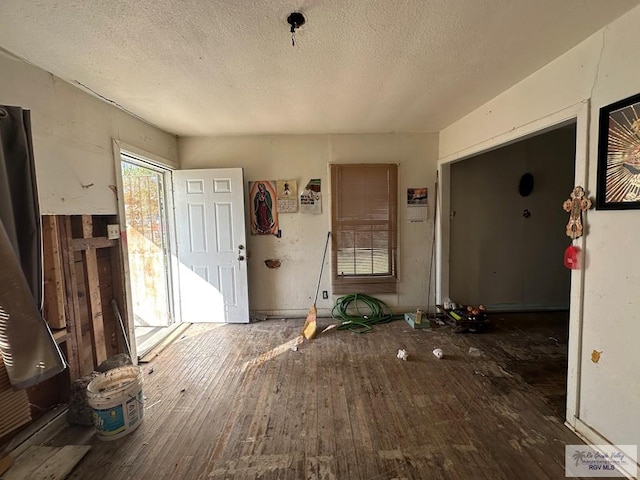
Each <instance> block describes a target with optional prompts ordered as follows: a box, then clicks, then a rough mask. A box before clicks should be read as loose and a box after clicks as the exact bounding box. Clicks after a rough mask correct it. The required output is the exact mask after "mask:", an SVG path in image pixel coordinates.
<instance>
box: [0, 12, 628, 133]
mask: <svg viewBox="0 0 640 480" xmlns="http://www.w3.org/2000/svg"><path fill="white" fill-rule="evenodd" d="M638 3H640V0H616V1H614V2H612V1H604V0H393V1H391V0H368V1H367V0H351V1H347V0H314V1H311V0H289V1H284V0H217V1H214V0H130V1H126V0H121V1H116V0H75V1H74V0H40V1H35V0H2V1H0V47H1V48H3V49H5V50H7V51H9V52H11V53H13V54H15V55H17V56H19V57H21V58H24V59H26V60H28V61H30V62H31V63H33V64H35V65H37V66H39V67H41V68H43V69H45V70H48V71H50V72H52V73H54V74H55V75H57V76H59V77H61V78H63V79H65V80H68V81H70V82H72V83H77V84H81V85H83V86H85V87H86V88H88V89H90V90H92V91H93V92H95V93H96V94H98V95H100V96H103V97H105V98H107V99H109V100H111V101H113V102H115V103H117V104H118V105H120V106H121V107H122V108H124V109H126V110H127V111H129V112H131V113H133V114H135V115H137V116H139V117H141V118H143V119H145V120H147V121H148V122H150V123H152V124H154V125H157V126H159V127H160V128H162V129H164V130H166V131H168V132H172V133H175V134H178V135H222V134H260V133H328V132H332V133H338V132H343V133H352V132H400V131H402V132H424V131H439V130H440V129H442V128H443V127H445V126H447V125H448V124H450V123H451V122H453V121H455V120H457V119H458V118H460V117H461V116H463V115H465V114H466V113H468V112H470V111H471V110H473V109H474V108H476V107H478V106H479V105H481V104H483V103H484V102H486V101H487V100H489V99H491V98H492V97H494V96H495V95H497V94H498V93H500V92H502V91H503V90H505V89H506V88H508V87H510V86H511V85H513V84H515V83H516V82H518V81H520V80H522V79H523V78H525V77H526V76H528V75H529V74H531V73H533V72H534V71H535V70H537V69H538V68H540V67H541V66H543V65H545V64H546V63H548V62H549V61H551V60H553V59H554V58H556V57H557V56H559V55H561V54H562V53H564V52H565V51H567V50H568V49H570V48H571V47H573V46H574V45H576V44H578V43H579V42H580V41H582V40H583V39H584V38H586V37H587V36H589V35H590V34H591V33H593V32H595V31H596V30H598V29H599V28H601V27H602V26H603V25H605V24H607V23H609V22H610V21H611V20H613V19H615V18H617V17H619V16H620V15H622V14H623V13H625V12H626V11H628V10H629V9H631V8H633V7H634V6H635V5H637V4H638ZM296 10H299V11H301V12H303V13H304V14H305V16H306V17H307V24H306V25H304V26H303V27H302V28H300V29H299V30H298V33H297V44H296V46H295V47H292V45H291V38H290V33H289V30H288V27H289V26H288V25H287V23H286V17H287V16H288V14H289V13H290V12H292V11H296ZM0 75H1V72H0Z"/></svg>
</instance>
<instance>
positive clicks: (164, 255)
mask: <svg viewBox="0 0 640 480" xmlns="http://www.w3.org/2000/svg"><path fill="white" fill-rule="evenodd" d="M122 184H123V190H124V191H123V195H124V205H125V217H126V232H127V249H128V257H129V275H130V281H131V297H132V298H131V300H132V304H133V315H134V320H135V326H136V327H167V326H169V325H170V324H171V322H172V315H171V301H170V281H169V280H170V275H169V274H170V272H169V257H168V243H167V220H166V219H167V217H166V213H167V212H166V202H165V184H164V173H163V172H159V171H156V170H153V169H151V168H147V167H143V166H140V165H138V164H135V163H131V162H128V161H125V160H123V161H122ZM136 336H137V335H136Z"/></svg>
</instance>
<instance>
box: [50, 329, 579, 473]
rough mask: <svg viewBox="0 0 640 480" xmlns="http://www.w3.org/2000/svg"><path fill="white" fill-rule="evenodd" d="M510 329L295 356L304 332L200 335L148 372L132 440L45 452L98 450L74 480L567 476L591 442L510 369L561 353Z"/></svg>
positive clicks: (388, 338) (82, 434) (388, 340)
mask: <svg viewBox="0 0 640 480" xmlns="http://www.w3.org/2000/svg"><path fill="white" fill-rule="evenodd" d="M492 318H493V317H492ZM329 323H330V322H329V321H328V320H325V321H323V320H322V319H320V320H319V326H320V327H323V326H326V325H328V324H329ZM504 323H508V322H507V319H504V318H502V317H501V319H500V321H499V322H498V325H497V326H496V327H495V328H494V329H492V330H490V331H489V332H487V333H483V334H476V335H473V334H456V333H452V332H451V331H450V329H449V328H448V327H441V328H436V329H434V330H413V329H411V328H410V327H409V326H408V325H407V324H406V323H405V322H404V321H402V320H398V321H394V322H392V323H389V324H386V325H379V326H376V327H375V328H374V330H373V332H371V333H368V334H361V335H358V334H353V333H350V332H347V331H337V330H332V331H330V332H327V333H325V334H321V335H319V336H318V337H317V338H316V339H315V340H313V341H312V342H309V343H304V344H302V345H300V346H299V347H298V350H297V351H293V350H292V349H291V348H290V345H291V343H287V342H290V341H291V340H292V339H293V338H295V337H296V336H297V335H298V334H299V332H300V328H301V327H302V321H293V320H287V321H285V320H279V321H275V320H269V321H265V322H261V323H256V324H251V325H224V326H216V325H206V324H202V325H193V326H192V327H190V328H189V329H188V330H187V331H186V332H185V335H184V337H183V338H181V339H179V340H178V341H177V342H175V343H174V344H172V345H171V346H169V347H168V348H166V349H165V350H164V351H163V352H162V354H161V355H160V356H158V357H157V358H156V359H155V360H153V362H152V363H150V364H146V365H144V367H143V369H144V372H145V374H144V378H145V385H144V395H145V397H146V405H145V418H144V422H143V423H142V425H141V426H140V427H139V428H138V429H137V430H135V431H133V432H131V434H129V435H127V436H125V437H123V438H121V439H117V440H114V441H111V442H101V441H99V440H97V439H96V438H95V436H94V435H93V434H92V431H91V429H82V428H77V427H75V428H69V429H67V430H66V431H65V432H63V433H62V434H61V435H59V436H58V437H57V438H55V439H54V440H53V441H52V442H50V443H51V445H64V444H90V445H92V447H93V448H92V449H91V451H90V452H89V454H88V455H87V456H86V457H85V458H84V460H83V461H82V462H81V463H80V465H78V467H77V468H76V469H75V470H74V472H73V473H72V474H71V476H70V477H69V478H72V479H101V480H109V479H114V480H115V479H129V478H131V479H213V480H223V479H227V480H240V479H295V480H298V479H338V480H341V479H362V480H376V479H440V478H442V479H560V478H565V477H564V448H565V444H578V443H581V441H580V440H579V438H578V437H576V436H575V435H574V434H573V433H571V432H570V431H569V430H568V429H567V428H566V427H564V426H563V424H562V421H561V420H560V419H559V418H558V415H557V414H556V413H554V410H553V405H550V404H549V403H547V401H545V397H544V394H538V392H537V391H536V389H535V388H534V387H532V386H531V385H530V384H528V383H526V381H525V379H523V378H522V377H521V376H520V374H519V373H518V372H512V371H509V365H508V362H509V361H516V360H518V358H521V357H526V356H527V355H529V359H533V358H534V356H532V355H533V354H532V353H531V352H534V353H535V352H537V353H538V355H539V356H541V357H542V356H544V355H546V353H548V352H552V353H553V351H554V349H558V351H561V349H562V347H561V345H560V346H559V345H558V343H559V342H556V341H553V340H549V339H548V338H545V337H548V336H552V335H546V333H538V334H536V335H531V334H530V332H528V331H527V330H524V331H522V332H520V333H518V329H515V330H513V329H509V328H508V327H509V325H507V327H504V326H503V324H504ZM534 327H535V326H534ZM522 335H524V336H525V337H527V336H528V337H529V338H528V339H526V341H524V340H522V338H524V337H522ZM521 337H522V338H521ZM542 339H544V340H542ZM558 340H560V339H558ZM519 342H523V343H522V344H520V343H519ZM540 342H542V343H544V345H540V344H539V343H540ZM514 345H516V347H514ZM434 347H440V348H442V349H443V351H444V358H443V359H441V360H438V359H437V358H436V357H435V356H434V355H433V354H432V350H433V349H434ZM469 347H476V348H478V349H480V350H482V351H483V352H484V353H483V354H482V355H481V356H472V355H470V354H469ZM401 348H403V349H406V350H407V352H408V353H409V359H408V361H402V360H399V359H398V358H396V354H397V351H398V349H401ZM564 348H565V351H566V346H565V347H564ZM549 349H551V350H549ZM501 352H502V353H501ZM545 352H546V353H545ZM151 369H153V372H152V371H151Z"/></svg>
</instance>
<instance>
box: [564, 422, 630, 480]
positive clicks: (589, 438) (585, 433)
mask: <svg viewBox="0 0 640 480" xmlns="http://www.w3.org/2000/svg"><path fill="white" fill-rule="evenodd" d="M565 425H566V426H567V427H568V428H569V429H570V430H571V431H573V433H575V434H576V435H577V436H578V437H580V439H581V440H582V441H583V442H584V443H586V444H588V445H611V446H613V447H615V444H614V443H612V442H611V441H610V440H609V439H608V438H606V437H605V436H603V435H602V434H600V433H599V432H598V431H597V430H594V429H593V428H591V427H590V426H589V425H587V424H586V423H584V422H583V421H582V420H580V419H579V418H574V425H571V424H570V423H569V422H565ZM637 460H638V459H637V458H636V467H637V468H638V470H640V464H638V462H637ZM618 471H619V472H620V473H622V474H623V475H624V476H625V477H626V478H631V479H635V478H636V477H635V476H633V475H631V473H629V472H627V471H625V470H624V469H621V468H619V469H618Z"/></svg>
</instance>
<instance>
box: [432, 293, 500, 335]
mask: <svg viewBox="0 0 640 480" xmlns="http://www.w3.org/2000/svg"><path fill="white" fill-rule="evenodd" d="M436 307H437V308H438V309H439V310H440V311H441V312H443V313H444V314H445V321H446V322H447V323H448V324H449V325H451V327H452V328H453V331H454V332H455V333H462V332H471V333H480V332H483V331H484V330H486V328H487V325H488V323H489V317H488V316H487V309H486V307H485V306H484V305H477V306H474V305H466V306H465V305H459V304H457V303H454V302H451V300H449V299H447V300H445V302H444V304H443V305H436Z"/></svg>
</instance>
